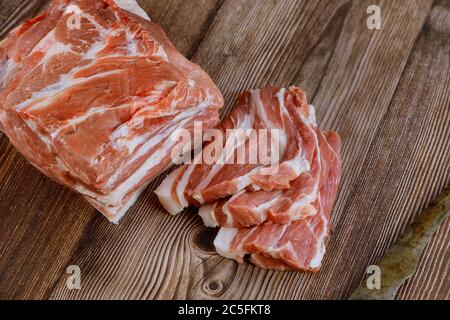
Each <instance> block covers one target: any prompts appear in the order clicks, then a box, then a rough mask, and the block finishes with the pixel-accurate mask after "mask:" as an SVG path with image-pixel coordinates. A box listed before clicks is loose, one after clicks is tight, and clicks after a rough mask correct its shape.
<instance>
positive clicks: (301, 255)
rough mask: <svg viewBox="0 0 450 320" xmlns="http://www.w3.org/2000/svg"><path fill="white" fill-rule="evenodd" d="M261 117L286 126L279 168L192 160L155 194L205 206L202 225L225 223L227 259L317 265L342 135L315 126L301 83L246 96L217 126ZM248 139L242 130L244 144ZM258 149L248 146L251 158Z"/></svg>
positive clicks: (176, 206) (219, 242) (177, 206)
mask: <svg viewBox="0 0 450 320" xmlns="http://www.w3.org/2000/svg"><path fill="white" fill-rule="evenodd" d="M254 119H264V120H261V121H259V120H258V121H253V120H254ZM269 119H270V120H269ZM269 122H270V123H271V125H267V124H268V123H269ZM259 123H264V124H265V125H264V126H262V127H264V128H267V129H278V130H281V131H283V134H281V135H277V136H278V137H280V139H281V143H280V146H281V149H282V151H283V152H282V153H281V157H280V159H279V160H280V161H279V170H278V171H277V170H274V169H276V166H275V165H274V164H271V165H270V166H265V165H264V164H262V163H257V164H253V165H251V164H249V163H245V164H231V163H226V162H225V163H224V162H221V163H217V164H212V165H205V164H195V162H194V164H189V165H185V166H182V167H180V168H178V169H177V170H175V171H174V172H173V173H172V174H170V175H169V176H168V178H167V179H166V180H165V181H164V182H163V184H162V185H161V186H160V188H159V189H158V190H157V194H158V196H159V198H160V201H161V203H162V204H163V205H164V206H165V207H166V209H167V210H168V211H169V212H171V213H173V214H175V213H178V212H179V211H180V210H182V209H183V208H184V207H186V206H188V205H195V206H199V205H201V207H200V210H199V215H200V216H201V217H202V219H203V221H204V224H205V225H206V226H208V227H221V229H220V231H219V234H218V235H217V238H216V240H215V242H214V244H215V247H216V249H217V252H218V253H219V254H221V255H222V256H224V257H227V258H231V259H235V260H237V261H239V262H242V261H243V260H244V257H245V256H246V255H249V256H250V259H251V261H252V262H253V263H254V264H256V265H258V266H261V267H263V268H270V269H277V270H287V269H293V270H303V271H317V270H318V269H319V268H320V266H321V263H322V259H323V256H324V253H325V240H326V238H327V236H328V233H329V230H330V214H331V209H332V206H333V203H334V200H335V197H336V193H337V189H338V185H339V181H340V177H341V163H340V161H341V160H340V148H341V140H340V137H339V136H338V135H337V134H336V133H334V132H327V133H324V132H322V131H321V130H320V129H319V128H318V127H317V124H316V121H315V111H314V108H313V107H312V106H308V104H307V102H306V99H305V95H304V93H303V92H302V91H301V90H300V89H298V88H296V87H291V88H289V89H288V90H285V89H278V88H264V89H261V90H255V91H251V92H249V93H246V94H244V95H242V96H241V97H240V98H239V100H238V103H237V104H236V106H235V108H234V109H233V111H232V112H231V114H230V115H229V116H228V117H227V118H226V119H225V121H224V122H223V123H222V124H221V126H220V130H221V132H225V129H228V128H242V127H244V128H247V127H251V128H260V126H259ZM236 135H237V134H236ZM226 137H227V139H229V137H230V135H226ZM246 139H247V140H246ZM248 141H250V139H249V138H247V137H246V136H245V135H244V136H243V137H242V142H241V143H242V144H245V143H248ZM257 143H260V141H259V140H258V141H257ZM225 145H226V143H225ZM207 146H208V145H207ZM256 147H260V145H255V142H254V141H253V144H251V143H250V144H249V148H248V150H250V151H249V152H248V153H247V157H246V160H247V161H248V160H249V159H251V157H252V155H253V154H255V153H256V151H255V150H256V149H257V148H256ZM207 148H208V147H205V148H204V149H203V153H202V154H200V156H199V157H201V158H204V156H205V154H207V153H208V151H207ZM224 149H226V148H224ZM264 170H265V172H264V175H263V174H261V172H263V171H264Z"/></svg>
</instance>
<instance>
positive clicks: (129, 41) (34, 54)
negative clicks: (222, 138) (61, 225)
mask: <svg viewBox="0 0 450 320" xmlns="http://www.w3.org/2000/svg"><path fill="white" fill-rule="evenodd" d="M0 59H1V60H0V128H1V129H2V130H3V131H4V132H5V134H6V135H7V136H8V137H9V139H10V140H11V142H12V143H13V144H14V145H15V146H16V148H17V149H18V150H19V151H20V152H21V153H22V154H23V155H24V156H25V157H26V158H27V159H29V160H30V161H31V162H32V163H33V165H34V166H36V167H37V168H38V169H39V170H41V171H42V172H43V173H44V174H46V175H48V176H50V177H51V178H53V179H54V180H56V181H58V182H60V183H63V184H64V185H66V186H68V187H70V188H72V189H74V190H76V191H78V192H80V193H81V194H83V195H84V196H85V197H86V198H87V200H88V201H89V202H91V203H92V204H93V205H94V206H95V207H96V208H98V209H99V210H100V211H101V212H102V213H104V214H105V215H106V216H107V217H108V219H110V220H111V221H114V222H117V221H118V218H120V217H122V216H123V214H124V213H125V212H126V210H127V209H128V208H129V207H130V206H131V205H132V204H133V203H134V202H135V201H136V199H137V197H138V195H139V194H140V192H142V190H143V189H144V188H145V186H146V185H148V184H149V182H150V181H151V180H152V179H153V178H154V177H156V176H157V175H158V174H159V173H161V172H162V171H164V170H166V169H167V168H168V167H169V166H171V165H172V158H171V154H172V152H173V151H174V150H175V149H176V148H179V147H180V145H179V143H175V141H172V139H170V137H171V135H172V134H173V133H174V131H176V130H178V129H184V130H187V131H188V132H191V133H192V132H193V130H194V129H193V127H194V125H193V124H194V121H201V122H202V123H203V128H204V130H206V129H208V128H209V127H214V126H216V125H217V123H218V122H219V112H218V110H219V109H220V108H221V107H222V105H223V98H222V95H221V94H220V92H219V90H218V89H217V88H216V86H215V85H214V83H213V81H212V80H211V79H210V78H209V76H208V75H207V74H206V73H205V72H204V71H203V70H202V69H201V68H200V67H199V66H197V65H195V64H193V63H192V62H190V61H188V60H187V59H186V58H184V57H183V56H182V55H181V54H180V53H179V52H178V51H177V50H176V48H175V47H174V46H173V44H172V43H171V42H170V41H169V39H168V38H167V37H166V35H165V33H164V31H163V30H162V29H161V27H159V26H157V25H156V24H154V23H153V22H151V21H150V20H149V18H148V16H147V15H146V14H145V12H144V11H143V10H142V9H140V7H139V6H138V5H137V3H136V1H134V0H120V1H119V0H54V1H52V3H51V5H50V7H49V9H48V10H47V11H46V12H45V13H44V14H42V15H40V16H38V17H36V18H34V19H31V20H29V21H27V22H26V23H25V24H23V25H22V26H21V27H19V28H17V29H16V30H14V31H13V32H12V33H11V34H10V35H9V36H8V37H7V38H6V39H5V40H4V41H2V42H1V43H0Z"/></svg>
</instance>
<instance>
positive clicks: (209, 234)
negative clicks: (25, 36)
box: [0, 0, 450, 299]
mask: <svg viewBox="0 0 450 320" xmlns="http://www.w3.org/2000/svg"><path fill="white" fill-rule="evenodd" d="M47 2H48V1H45V0H20V1H19V0H0V37H4V36H5V35H6V34H7V32H8V31H9V30H11V29H12V28H13V27H14V26H16V25H17V23H19V22H20V21H22V20H23V19H25V18H28V17H31V16H33V15H35V14H36V13H37V12H38V11H39V10H42V8H43V6H45V4H46V3H47ZM139 2H140V3H141V5H142V6H143V7H144V8H145V10H146V11H148V13H149V14H150V16H151V17H152V18H153V19H154V20H155V21H156V22H158V23H160V24H161V25H162V26H163V27H164V28H165V29H166V31H167V32H168V34H169V36H170V38H171V39H172V40H173V41H174V43H175V44H176V45H177V46H178V48H179V49H180V50H181V51H182V52H183V53H184V54H185V55H187V56H188V57H189V58H191V59H193V60H194V61H195V62H197V63H198V64H200V65H201V66H202V67H203V68H204V69H205V70H206V71H207V72H208V73H209V74H210V75H211V76H212V77H213V79H214V80H215V81H216V83H217V84H218V86H219V87H220V89H221V90H222V92H223V93H224V96H225V98H226V101H227V106H228V107H230V106H231V104H232V102H233V100H234V98H235V96H236V95H237V94H238V93H239V92H241V91H243V90H244V89H248V88H254V87H260V86H263V85H266V84H273V85H284V86H286V85H290V84H296V85H300V86H301V87H303V88H305V89H306V90H307V92H308V93H309V100H310V101H312V102H313V103H314V104H315V105H316V106H317V107H318V118H319V120H320V124H321V126H323V127H324V128H326V129H334V130H336V131H338V132H339V133H341V135H342V137H343V140H344V146H343V161H344V176H343V181H342V186H341V190H340V193H339V197H338V200H337V204H336V207H335V210H334V214H333V221H332V224H333V230H332V235H331V238H330V240H329V241H328V246H327V249H328V251H327V255H326V259H325V262H324V266H323V270H322V271H321V272H320V273H318V274H307V273H295V272H285V273H280V272H274V271H267V270H261V269H257V268H255V267H253V266H252V265H250V264H243V265H238V264H236V263H235V262H233V261H230V260H225V259H223V258H221V257H220V256H218V255H216V254H215V253H214V250H213V247H212V239H213V237H214V230H209V229H206V228H204V227H203V226H202V224H201V222H200V219H199V218H198V217H196V215H195V214H194V212H193V211H192V212H188V213H186V214H183V215H180V216H178V217H171V216H169V215H168V214H166V213H164V212H163V210H162V208H161V207H160V205H159V204H158V202H157V199H156V197H155V196H154V194H153V192H152V190H153V188H154V186H156V185H158V183H159V182H160V181H161V179H162V177H160V178H159V179H158V180H157V181H155V182H154V184H153V185H152V187H150V188H149V189H148V190H147V192H145V194H144V195H143V196H142V197H141V199H140V200H139V202H138V204H137V205H136V206H135V207H134V208H133V209H132V210H131V211H130V212H129V213H128V215H127V216H126V217H125V219H124V220H123V221H122V223H121V224H120V225H119V226H115V225H112V224H109V223H108V222H107V221H106V220H105V219H104V218H103V217H101V216H100V215H99V214H98V213H96V212H95V210H94V209H92V207H90V206H89V205H88V204H87V203H85V202H84V200H82V198H81V197H80V196H78V195H76V194H74V193H72V192H70V191H68V190H66V189H64V188H62V187H60V186H58V185H57V184H55V183H53V182H52V181H50V180H49V179H47V178H46V177H44V176H43V175H41V174H40V173H38V172H37V171H36V170H35V169H34V168H33V167H32V166H30V165H29V164H28V163H27V162H26V161H25V160H24V159H23V158H22V156H20V155H19V154H18V153H17V152H16V151H15V150H14V149H13V147H12V146H11V145H10V144H9V143H8V139H7V138H6V137H5V136H1V138H0V298H3V299H14V298H28V299H60V298H62V299H74V298H76V299H90V298H93V299H106V298H119V299H125V298H133V299H172V298H189V299H216V298H218V299H325V298H328V299H337V298H347V297H348V296H349V295H350V293H351V292H352V291H353V290H354V289H355V288H356V287H357V286H358V284H359V283H360V282H361V280H362V279H363V278H364V277H365V270H366V268H367V266H369V265H372V264H375V263H376V262H377V261H379V259H380V258H381V257H382V256H383V254H384V252H385V251H386V250H387V248H388V247H389V246H390V245H391V244H392V243H393V242H394V241H395V240H396V239H397V238H398V236H399V235H400V234H401V233H402V232H403V230H404V229H405V227H406V226H407V225H408V224H409V223H410V222H411V221H412V220H413V219H414V217H415V216H416V215H417V214H418V213H419V212H420V210H421V208H423V207H425V206H427V204H428V203H429V202H430V200H431V199H432V198H433V197H435V196H436V195H437V194H438V193H439V192H440V191H441V190H442V189H443V188H444V187H445V186H446V185H448V184H449V183H450V138H449V137H450V90H449V89H450V87H449V84H450V1H449V0H446V1H442V0H436V1H433V0H414V1H412V0H381V1H378V0H370V1H362V0H353V1H351V0H320V1H317V0H314V1H313V0H309V1H306V0H225V1H223V0H189V1H186V0H164V1H163V0H149V1H144V0H142V1H139ZM370 4H378V5H380V7H381V17H382V29H381V30H369V29H368V27H367V24H366V20H367V18H368V17H369V15H368V13H367V11H366V10H367V7H368V6H369V5H370ZM449 240H450V221H446V222H445V223H444V225H442V227H441V228H440V230H439V232H438V233H437V234H436V235H435V236H434V238H433V240H432V242H431V243H430V245H429V246H428V247H427V249H426V252H425V254H424V255H423V257H422V259H421V263H420V268H419V270H418V271H417V273H416V274H415V275H414V276H413V278H412V279H410V280H409V281H408V282H407V283H406V284H405V285H404V286H403V287H402V288H401V290H400V292H399V293H398V296H397V298H398V299H439V298H440V299H449V298H450V281H449V260H450V254H449ZM69 265H78V266H79V267H80V269H81V275H82V289H81V290H69V289H67V286H66V280H67V277H68V275H67V274H66V268H67V267H68V266H69Z"/></svg>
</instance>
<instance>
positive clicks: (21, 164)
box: [0, 0, 220, 299]
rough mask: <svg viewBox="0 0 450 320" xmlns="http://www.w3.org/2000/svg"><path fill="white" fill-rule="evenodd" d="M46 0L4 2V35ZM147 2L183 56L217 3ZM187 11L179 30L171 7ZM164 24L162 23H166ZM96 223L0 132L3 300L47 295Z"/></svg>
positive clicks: (0, 281) (95, 216) (0, 22)
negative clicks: (184, 24)
mask: <svg viewBox="0 0 450 320" xmlns="http://www.w3.org/2000/svg"><path fill="white" fill-rule="evenodd" d="M46 2H48V1H37V0H32V1H18V2H12V1H6V0H0V8H1V9H0V25H1V26H2V28H1V29H0V30H2V32H3V33H2V34H6V33H7V31H9V29H11V28H13V27H15V24H16V23H18V22H19V21H21V20H23V19H25V18H29V17H32V16H33V15H35V14H36V13H37V12H38V11H39V10H40V9H42V7H43V6H44V5H45V4H46ZM165 3H166V2H165V1H156V0H155V1H154V0H152V1H146V2H145V6H144V7H145V8H147V9H150V10H151V9H152V8H157V9H158V12H159V14H158V15H152V18H153V19H154V21H155V22H158V23H159V22H165V24H166V30H167V31H168V33H169V34H171V39H172V41H173V42H174V43H175V45H180V46H181V47H182V48H183V50H182V52H183V53H185V54H189V51H190V50H192V48H193V47H194V46H195V43H196V42H198V41H200V39H201V37H202V35H203V34H204V30H203V28H207V27H208V21H209V20H210V18H209V15H210V14H212V15H214V13H215V10H217V8H216V6H215V4H220V2H219V1H208V3H207V4H205V1H204V0H191V1H189V3H190V4H189V5H188V6H187V5H186V1H183V0H171V1H168V2H167V5H168V6H169V7H168V9H165ZM187 9H189V14H190V17H191V21H190V22H189V28H188V29H186V30H184V31H183V33H181V32H178V31H177V30H178V29H179V28H180V23H176V22H175V21H174V17H173V11H175V12H178V11H185V10H187ZM163 24H164V23H163ZM91 221H93V226H92V227H96V225H97V224H103V223H106V222H105V221H104V218H102V217H101V216H100V215H99V214H98V213H97V212H95V210H94V209H93V208H92V207H90V206H89V205H88V204H87V203H85V201H84V200H83V199H82V198H81V197H80V196H78V195H76V194H74V193H72V192H70V191H68V190H66V189H64V188H62V187H60V186H59V185H57V184H56V183H53V182H52V181H50V180H49V179H47V178H45V177H43V176H42V175H41V174H40V173H38V172H37V170H35V169H34V168H32V166H31V165H29V164H28V163H27V162H26V161H25V160H24V159H23V158H22V157H21V156H20V155H19V154H18V153H17V152H16V151H15V150H14V149H13V148H12V146H11V145H10V144H9V142H8V140H7V139H6V137H4V136H2V135H1V134H0V298H2V299H14V298H21V299H26V298H31V299H41V298H46V297H47V296H48V295H49V294H50V292H51V291H52V289H53V286H54V285H55V283H56V281H57V280H58V279H60V278H61V277H62V276H63V275H64V272H65V270H66V267H67V265H68V263H69V261H70V258H71V257H72V255H74V254H75V253H76V252H77V250H78V249H77V248H79V247H83V246H84V242H85V241H86V240H85V239H84V238H83V237H84V236H85V235H86V234H92V233H93V232H95V231H93V230H91Z"/></svg>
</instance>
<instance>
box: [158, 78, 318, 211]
mask: <svg viewBox="0 0 450 320" xmlns="http://www.w3.org/2000/svg"><path fill="white" fill-rule="evenodd" d="M314 126H315V117H314V109H313V108H312V107H311V106H308V105H307V103H306V97H305V94H304V93H303V91H301V90H300V89H298V88H295V87H292V88H290V89H289V90H285V89H281V90H280V89H277V88H263V89H261V90H253V91H250V92H246V93H244V94H242V95H241V96H240V97H239V98H238V101H237V103H236V105H235V107H234V108H233V110H232V112H231V113H230V115H229V116H228V117H227V118H226V119H225V120H224V121H223V122H222V123H221V124H220V126H219V128H218V129H219V130H220V131H221V132H222V134H223V136H224V137H226V138H225V139H223V140H224V142H223V145H224V147H223V152H222V153H221V154H220V155H218V156H217V159H218V160H220V161H216V162H214V163H212V164H208V163H205V162H203V163H202V164H196V162H195V161H194V163H192V164H190V165H186V166H184V167H181V168H179V169H177V170H176V171H174V172H173V173H172V174H171V175H169V177H168V178H167V179H166V180H165V181H164V182H163V183H162V184H161V186H160V187H159V188H158V190H156V194H157V195H158V197H159V200H160V202H161V203H162V204H163V206H164V207H165V208H166V209H167V211H169V212H170V213H172V214H176V213H179V212H181V211H182V210H183V209H184V208H185V207H187V206H188V204H189V203H190V204H192V205H196V206H199V205H202V204H205V203H212V202H214V201H216V200H218V199H223V198H226V197H228V196H232V195H235V194H236V193H239V192H240V191H243V190H263V191H274V192H273V193H274V194H277V192H275V190H283V189H286V188H290V183H291V182H292V181H294V180H296V179H297V178H298V177H299V176H300V175H301V174H302V173H305V172H309V171H310V167H311V163H312V158H313V154H314ZM230 129H233V130H234V131H232V132H231V133H230V134H227V130H230ZM239 129H240V130H239ZM248 129H253V130H250V131H248V133H246V132H245V131H246V130H248ZM274 132H278V135H277V136H275V135H274V134H273V133H274ZM264 133H266V135H264ZM261 138H262V139H264V138H267V139H266V140H268V141H270V142H271V143H270V144H269V143H267V144H268V145H267V146H266V148H267V150H268V152H267V155H272V152H273V151H274V150H276V151H277V152H275V153H276V154H278V155H277V156H275V157H273V159H271V162H267V161H261V157H260V156H259V155H260V153H259V151H261V150H259V149H260V148H261V147H262V144H261V142H260V141H261V140H260V139H261ZM264 141H265V140H264ZM240 147H242V148H241V150H244V151H243V152H242V153H245V154H244V155H243V156H242V159H244V158H245V161H242V162H241V163H239V162H238V161H237V160H238V159H237V158H238V154H239V153H238V150H239V148H240ZM207 150H208V147H205V148H204V151H203V152H204V153H207V152H208V151H207ZM199 157H200V158H201V159H204V158H206V157H205V155H204V154H201V155H200V156H199ZM230 160H231V161H230ZM273 160H275V161H273ZM275 163H276V165H275Z"/></svg>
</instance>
